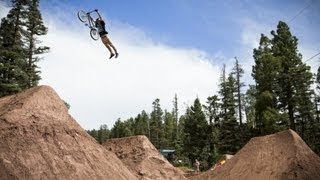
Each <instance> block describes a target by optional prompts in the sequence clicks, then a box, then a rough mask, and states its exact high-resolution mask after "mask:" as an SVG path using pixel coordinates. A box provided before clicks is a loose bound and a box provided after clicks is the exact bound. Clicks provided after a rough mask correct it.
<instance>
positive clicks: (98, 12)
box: [96, 11, 102, 21]
mask: <svg viewBox="0 0 320 180" xmlns="http://www.w3.org/2000/svg"><path fill="white" fill-rule="evenodd" d="M96 12H97V14H98V16H99V19H100V20H101V21H102V17H101V15H100V13H99V11H96Z"/></svg>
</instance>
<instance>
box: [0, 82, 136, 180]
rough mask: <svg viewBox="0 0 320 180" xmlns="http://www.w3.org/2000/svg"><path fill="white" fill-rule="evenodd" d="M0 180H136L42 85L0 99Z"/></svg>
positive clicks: (52, 92) (60, 101)
mask: <svg viewBox="0 0 320 180" xmlns="http://www.w3.org/2000/svg"><path fill="white" fill-rule="evenodd" d="M0 177H1V179H116V180H119V179H130V180H131V179H137V178H136V177H135V176H134V175H133V174H132V173H131V172H130V171H129V170H128V169H127V168H126V167H125V166H124V165H123V163H122V162H121V161H120V160H119V159H118V158H117V157H116V156H115V155H114V153H112V152H110V151H107V150H106V149H105V148H103V147H102V146H101V145H99V144H98V143H97V142H96V141H95V140H94V139H93V138H92V137H90V135H88V134H87V133H86V131H85V130H84V129H83V128H81V127H80V125H79V124H78V123H77V122H76V121H75V120H74V119H73V118H72V117H71V116H70V115H69V114H68V110H67V108H66V106H65V105H64V102H63V101H62V100H61V99H60V98H59V96H58V95H57V94H56V93H55V91H54V90H53V89H52V88H50V87H48V86H40V87H35V88H32V89H29V90H26V91H25V92H22V93H19V94H17V95H13V96H7V97H4V98H1V99H0Z"/></svg>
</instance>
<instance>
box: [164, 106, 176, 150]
mask: <svg viewBox="0 0 320 180" xmlns="http://www.w3.org/2000/svg"><path fill="white" fill-rule="evenodd" d="M174 130H175V128H174V117H173V115H172V114H171V113H170V112H168V111H167V110H165V111H164V138H163V140H164V141H163V145H164V147H165V148H173V147H174V145H175V144H174V141H175V136H174V135H175V133H174Z"/></svg>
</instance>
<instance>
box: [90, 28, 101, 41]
mask: <svg viewBox="0 0 320 180" xmlns="http://www.w3.org/2000/svg"><path fill="white" fill-rule="evenodd" d="M90 36H91V38H92V39H93V40H98V39H99V33H98V30H97V29H91V30H90Z"/></svg>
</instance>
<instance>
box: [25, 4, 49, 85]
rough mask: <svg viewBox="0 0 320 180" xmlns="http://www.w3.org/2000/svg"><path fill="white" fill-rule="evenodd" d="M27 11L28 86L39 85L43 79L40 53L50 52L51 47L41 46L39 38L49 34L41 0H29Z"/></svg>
mask: <svg viewBox="0 0 320 180" xmlns="http://www.w3.org/2000/svg"><path fill="white" fill-rule="evenodd" d="M27 2H28V8H27V13H26V14H25V15H26V17H25V19H26V21H25V22H24V26H25V27H26V31H24V37H25V38H24V39H25V44H26V54H27V67H26V69H25V71H26V73H27V74H28V81H27V83H28V87H33V86H36V85H38V82H39V80H40V79H41V77H40V75H39V73H40V71H39V70H38V69H39V67H38V66H37V62H38V61H39V60H40V57H39V55H41V54H43V53H46V52H48V50H49V47H47V46H39V45H40V43H41V41H40V40H39V39H38V37H39V36H43V35H46V34H47V31H48V29H47V27H45V25H44V24H43V20H42V16H41V13H40V11H39V0H28V1H27Z"/></svg>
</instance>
